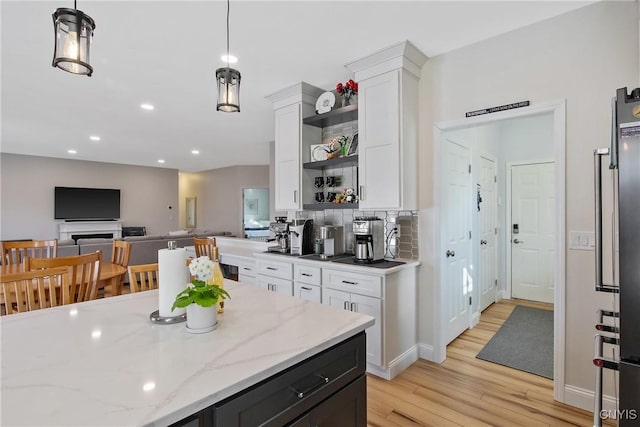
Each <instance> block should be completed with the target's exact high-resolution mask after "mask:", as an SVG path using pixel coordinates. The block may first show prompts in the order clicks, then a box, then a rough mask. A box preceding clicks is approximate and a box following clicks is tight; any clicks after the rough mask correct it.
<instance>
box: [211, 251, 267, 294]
mask: <svg viewBox="0 0 640 427" xmlns="http://www.w3.org/2000/svg"><path fill="white" fill-rule="evenodd" d="M220 262H221V263H222V264H228V265H233V266H235V267H236V268H237V269H238V282H241V283H246V284H249V285H253V286H257V284H258V283H257V281H256V260H255V258H253V257H251V258H250V257H245V256H238V255H229V254H228V253H223V254H221V255H220Z"/></svg>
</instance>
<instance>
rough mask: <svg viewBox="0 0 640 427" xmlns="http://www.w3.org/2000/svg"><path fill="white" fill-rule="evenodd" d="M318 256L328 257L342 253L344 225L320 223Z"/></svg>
mask: <svg viewBox="0 0 640 427" xmlns="http://www.w3.org/2000/svg"><path fill="white" fill-rule="evenodd" d="M318 240H319V241H320V243H321V245H320V248H321V250H320V258H322V259H328V258H330V257H334V256H336V255H342V254H343V253H344V227H342V226H341V225H322V226H320V228H319V233H318Z"/></svg>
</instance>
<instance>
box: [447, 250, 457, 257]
mask: <svg viewBox="0 0 640 427" xmlns="http://www.w3.org/2000/svg"><path fill="white" fill-rule="evenodd" d="M450 256H456V253H455V252H454V251H447V258H449V257H450Z"/></svg>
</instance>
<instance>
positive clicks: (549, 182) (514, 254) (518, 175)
mask: <svg viewBox="0 0 640 427" xmlns="http://www.w3.org/2000/svg"><path fill="white" fill-rule="evenodd" d="M554 182H555V164H554V163H537V164H529V165H517V166H516V165H513V166H511V296H512V297H513V298H522V299H527V300H533V301H541V302H548V303H553V293H554V292H553V290H554V270H555V259H556V256H555V223H554V218H555V195H554V194H555V192H554Z"/></svg>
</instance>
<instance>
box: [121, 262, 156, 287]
mask: <svg viewBox="0 0 640 427" xmlns="http://www.w3.org/2000/svg"><path fill="white" fill-rule="evenodd" d="M128 270H129V287H130V290H131V293H134V292H142V291H150V290H151V289H158V263H154V264H141V265H130V266H129V268H128Z"/></svg>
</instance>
